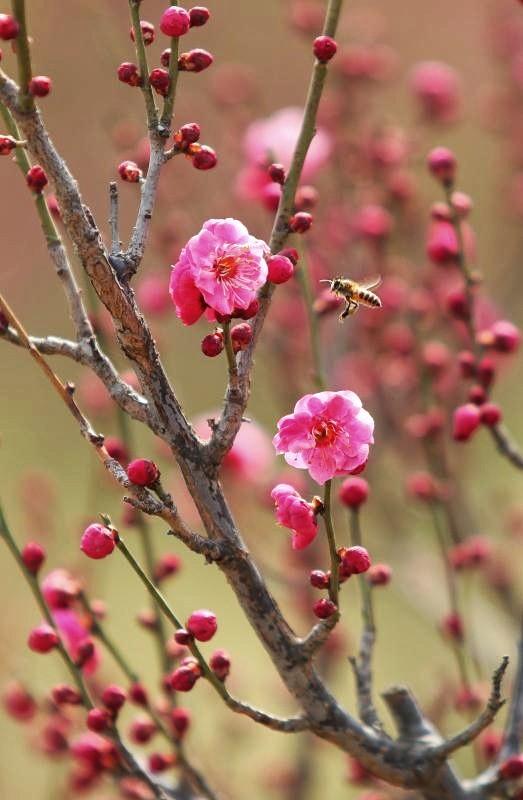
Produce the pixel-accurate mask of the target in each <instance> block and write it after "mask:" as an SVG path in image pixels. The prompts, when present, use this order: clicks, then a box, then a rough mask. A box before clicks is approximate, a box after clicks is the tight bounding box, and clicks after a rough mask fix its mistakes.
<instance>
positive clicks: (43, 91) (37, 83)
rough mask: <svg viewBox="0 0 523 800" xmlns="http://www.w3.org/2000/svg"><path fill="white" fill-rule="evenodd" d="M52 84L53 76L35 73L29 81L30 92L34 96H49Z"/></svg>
mask: <svg viewBox="0 0 523 800" xmlns="http://www.w3.org/2000/svg"><path fill="white" fill-rule="evenodd" d="M52 86H53V84H52V81H51V78H48V77H47V75H35V76H34V78H31V80H30V81H29V94H32V95H33V97H47V95H48V94H49V92H50V91H51V89H52Z"/></svg>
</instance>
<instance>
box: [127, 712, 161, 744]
mask: <svg viewBox="0 0 523 800" xmlns="http://www.w3.org/2000/svg"><path fill="white" fill-rule="evenodd" d="M157 730H158V729H157V727H156V724H155V723H154V722H153V721H152V719H149V718H148V717H138V718H137V719H134V720H133V721H132V722H131V726H130V728H129V739H130V740H131V742H135V743H136V744H147V742H150V741H151V739H152V738H153V736H154V734H155V733H156V731H157Z"/></svg>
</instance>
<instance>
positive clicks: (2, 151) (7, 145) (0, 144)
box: [0, 136, 16, 156]
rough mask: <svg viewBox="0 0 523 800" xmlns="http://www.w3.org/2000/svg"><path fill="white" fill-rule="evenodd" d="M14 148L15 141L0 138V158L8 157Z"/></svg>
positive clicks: (6, 137) (4, 137) (8, 138)
mask: <svg viewBox="0 0 523 800" xmlns="http://www.w3.org/2000/svg"><path fill="white" fill-rule="evenodd" d="M15 147H16V139H13V137H12V136H0V156H8V155H10V154H11V152H12V151H13V150H14V149H15Z"/></svg>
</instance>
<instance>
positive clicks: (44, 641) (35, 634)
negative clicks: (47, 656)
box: [27, 622, 60, 653]
mask: <svg viewBox="0 0 523 800" xmlns="http://www.w3.org/2000/svg"><path fill="white" fill-rule="evenodd" d="M59 641H60V639H59V638H58V634H57V633H56V631H55V630H54V628H51V626H50V625H48V624H47V623H46V622H42V624H41V625H38V627H37V628H33V630H32V631H31V633H30V634H29V638H28V640H27V644H28V645H29V648H30V649H31V650H33V652H35V653H49V651H50V650H54V648H55V647H57V645H58V642H59Z"/></svg>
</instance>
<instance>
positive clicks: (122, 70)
mask: <svg viewBox="0 0 523 800" xmlns="http://www.w3.org/2000/svg"><path fill="white" fill-rule="evenodd" d="M117 74H118V80H119V81H121V82H122V83H126V84H127V85H128V86H141V85H142V76H141V75H140V72H139V70H138V67H137V66H136V64H132V63H131V62H130V61H124V62H123V64H120V66H119V67H118V70H117Z"/></svg>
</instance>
